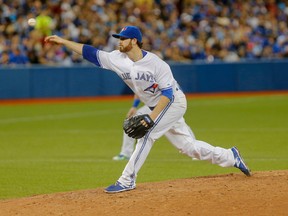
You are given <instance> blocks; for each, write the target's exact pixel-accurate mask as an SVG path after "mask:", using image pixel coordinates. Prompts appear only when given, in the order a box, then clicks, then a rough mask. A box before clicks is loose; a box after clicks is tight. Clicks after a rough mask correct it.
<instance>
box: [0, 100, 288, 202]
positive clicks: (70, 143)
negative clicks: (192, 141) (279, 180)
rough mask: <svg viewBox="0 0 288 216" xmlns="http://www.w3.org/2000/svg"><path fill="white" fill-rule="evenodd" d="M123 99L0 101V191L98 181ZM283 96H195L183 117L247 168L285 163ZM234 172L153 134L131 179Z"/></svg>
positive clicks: (287, 132)
mask: <svg viewBox="0 0 288 216" xmlns="http://www.w3.org/2000/svg"><path fill="white" fill-rule="evenodd" d="M130 105H131V102H130V101H114V102H81V103H64V104H63V103H61V104H60V103H59V104H44V105H43V104H34V105H16V106H12V105H11V106H8V105H5V106H0V185H1V187H0V199H7V198H15V197H24V196H31V195H35V194H44V193H53V192H61V191H72V190H80V189H90V188H97V187H106V186H108V185H109V184H111V183H114V182H115V181H116V180H117V179H118V177H119V176H120V174H121V172H122V170H123V168H124V167H125V164H126V162H114V161H112V160H111V158H112V157H113V156H114V155H115V154H117V153H118V152H119V151H120V147H121V146H120V145H121V141H122V140H121V139H122V130H121V127H122V121H123V118H124V116H125V114H126V112H127V110H128V108H129V107H130ZM287 111H288V96H287V95H274V96H273V95H267V96H253V97H251V96H250V97H236V98H231V97H227V98H197V99H190V100H189V101H188V111H187V113H186V115H185V118H186V122H187V123H188V124H189V125H190V126H191V128H192V129H193V131H194V133H195V135H196V137H197V138H198V139H199V140H204V141H206V142H208V143H210V144H212V145H214V146H222V147H226V148H230V147H232V146H234V145H236V146H238V148H239V149H240V150H241V153H242V155H243V156H244V157H245V160H246V161H247V163H248V164H249V166H250V167H251V169H252V170H254V171H260V170H281V169H288V145H287V140H288V112H287ZM231 172H239V171H238V170H237V169H235V168H221V167H218V166H216V165H211V164H209V163H208V162H205V161H192V160H191V159H190V158H188V157H187V156H185V155H182V154H179V153H178V151H177V150H176V149H175V148H174V147H172V145H171V144H170V143H169V142H168V141H167V140H166V139H165V138H161V139H160V140H158V141H157V142H156V143H155V144H154V146H153V148H152V150H151V152H150V154H149V156H148V158H147V160H146V162H145V164H144V165H143V167H142V169H141V170H140V172H139V175H138V179H137V182H138V183H140V182H150V181H162V180H168V179H177V178H189V177H193V176H205V175H214V174H224V173H231Z"/></svg>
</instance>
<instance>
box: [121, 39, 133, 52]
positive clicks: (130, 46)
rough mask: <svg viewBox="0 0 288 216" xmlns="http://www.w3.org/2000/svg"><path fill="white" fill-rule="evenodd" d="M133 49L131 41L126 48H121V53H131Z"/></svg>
mask: <svg viewBox="0 0 288 216" xmlns="http://www.w3.org/2000/svg"><path fill="white" fill-rule="evenodd" d="M131 49H132V40H130V42H129V44H128V45H127V46H126V47H124V46H119V50H120V52H123V53H127V52H129V51H130V50H131Z"/></svg>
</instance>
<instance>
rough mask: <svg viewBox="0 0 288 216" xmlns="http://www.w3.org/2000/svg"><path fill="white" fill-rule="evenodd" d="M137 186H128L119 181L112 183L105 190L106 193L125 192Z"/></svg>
mask: <svg viewBox="0 0 288 216" xmlns="http://www.w3.org/2000/svg"><path fill="white" fill-rule="evenodd" d="M135 188H136V186H135V185H132V186H128V187H127V186H124V185H122V184H121V183H120V182H118V181H117V182H116V183H115V184H113V185H110V186H109V187H107V188H106V189H105V190H104V191H105V192H106V193H119V192H123V191H129V190H133V189H135Z"/></svg>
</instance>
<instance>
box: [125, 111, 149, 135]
mask: <svg viewBox="0 0 288 216" xmlns="http://www.w3.org/2000/svg"><path fill="white" fill-rule="evenodd" d="M153 125H154V121H153V120H152V119H151V118H150V116H149V115H148V114H144V115H137V116H132V117H130V118H128V119H125V121H124V124H123V129H124V131H125V133H126V134H127V135H128V136H129V137H132V138H134V139H140V138H142V137H143V136H145V134H146V133H147V132H148V131H149V130H150V129H151V128H152V127H153Z"/></svg>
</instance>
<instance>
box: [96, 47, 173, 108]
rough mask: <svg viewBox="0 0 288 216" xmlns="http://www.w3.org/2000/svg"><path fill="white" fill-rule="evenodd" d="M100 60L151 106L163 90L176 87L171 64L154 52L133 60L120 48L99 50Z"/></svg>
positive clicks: (101, 63) (153, 105)
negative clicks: (135, 60)
mask: <svg viewBox="0 0 288 216" xmlns="http://www.w3.org/2000/svg"><path fill="white" fill-rule="evenodd" d="M98 60H99V63H100V66H101V67H103V68H106V69H110V70H112V71H114V72H116V73H117V74H118V76H119V77H121V79H122V80H123V81H124V82H125V83H126V84H127V85H128V86H129V87H130V88H131V89H132V91H133V92H134V93H135V94H137V95H138V96H139V98H140V99H141V101H142V102H143V103H145V104H146V105H147V106H149V107H155V106H156V105H157V102H158V100H159V96H160V95H161V91H163V90H166V89H170V88H172V89H175V88H176V81H175V79H174V77H173V75H172V72H171V69H170V67H169V65H168V64H167V63H166V62H164V61H163V60H161V59H160V58H159V57H158V56H156V55H155V54H153V53H150V52H147V54H146V55H145V57H144V58H142V59H141V60H139V61H137V62H133V61H132V60H131V59H130V58H129V57H128V56H127V55H126V54H125V53H121V52H120V51H118V50H115V51H113V52H111V53H107V52H104V51H99V52H98Z"/></svg>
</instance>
